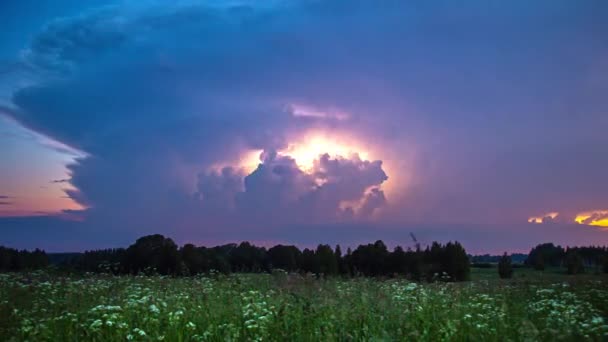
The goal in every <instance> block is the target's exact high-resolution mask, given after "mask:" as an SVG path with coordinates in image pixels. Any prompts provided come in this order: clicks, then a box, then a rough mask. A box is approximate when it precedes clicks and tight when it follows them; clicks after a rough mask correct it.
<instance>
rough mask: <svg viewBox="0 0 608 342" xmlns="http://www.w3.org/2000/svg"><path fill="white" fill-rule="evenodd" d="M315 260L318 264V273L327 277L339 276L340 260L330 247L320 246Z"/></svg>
mask: <svg viewBox="0 0 608 342" xmlns="http://www.w3.org/2000/svg"><path fill="white" fill-rule="evenodd" d="M315 259H316V262H317V264H318V272H316V273H322V274H325V275H335V274H338V260H336V255H335V254H334V251H333V250H332V249H331V247H330V246H329V245H319V246H317V250H316V251H315Z"/></svg>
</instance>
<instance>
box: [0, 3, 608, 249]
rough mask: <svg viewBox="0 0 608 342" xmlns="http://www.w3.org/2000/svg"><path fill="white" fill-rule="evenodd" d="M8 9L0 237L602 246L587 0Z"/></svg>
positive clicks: (2, 61) (596, 10)
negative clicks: (416, 239) (413, 238)
mask: <svg viewBox="0 0 608 342" xmlns="http://www.w3.org/2000/svg"><path fill="white" fill-rule="evenodd" d="M2 6H3V7H4V8H3V9H2V11H0V13H2V14H0V16H1V17H0V20H2V22H3V23H4V24H5V25H6V26H7V27H10V29H9V30H4V31H3V32H2V33H1V34H2V35H1V36H0V38H1V39H0V41H2V46H1V47H0V70H4V72H2V73H1V74H0V97H1V99H2V107H0V109H1V110H2V115H3V118H2V120H0V132H1V133H2V135H1V136H0V139H1V142H2V146H3V147H2V150H0V158H2V160H3V161H7V162H6V163H3V166H2V168H0V171H1V172H2V179H1V180H0V195H2V196H4V197H6V198H3V200H2V202H5V203H6V204H3V205H2V206H1V207H0V215H1V216H12V218H4V219H3V218H0V229H2V230H3V235H4V238H5V240H6V243H7V244H10V245H14V246H18V247H46V248H54V249H83V248H92V247H107V246H112V245H124V244H126V243H128V242H130V241H131V240H132V239H134V238H135V237H137V236H139V235H142V234H147V233H156V232H158V233H163V234H166V235H169V236H173V237H175V238H176V239H177V240H178V241H180V242H187V241H192V242H198V243H220V242H227V241H233V240H243V239H247V240H251V241H258V242H261V243H263V242H269V241H276V242H289V243H299V244H307V243H313V244H314V243H315V242H325V241H326V240H332V241H338V242H339V240H340V239H342V240H344V241H343V243H344V244H349V243H358V242H366V241H363V240H366V239H368V240H369V239H371V240H375V239H377V238H383V237H384V238H385V239H390V240H391V241H393V242H395V243H399V242H406V241H408V239H409V233H410V232H415V233H416V234H417V235H420V236H423V238H424V239H427V240H429V241H431V240H447V239H458V240H461V241H462V242H463V243H464V244H465V246H467V245H468V246H467V247H468V248H470V249H475V250H479V251H484V250H489V251H497V250H502V249H505V250H507V249H508V250H523V249H526V248H529V247H530V246H531V245H533V244H535V243H538V242H543V241H556V242H559V243H563V244H581V243H590V242H594V243H595V242H608V235H607V234H608V233H607V232H606V231H604V230H603V229H605V228H601V227H600V226H601V225H603V224H604V222H605V221H606V217H608V183H607V182H606V181H605V180H606V173H605V170H606V168H607V167H608V155H607V154H606V153H605V149H606V146H608V138H607V137H606V134H605V132H606V128H608V113H607V110H608V103H607V102H606V97H605V95H604V94H605V93H606V91H607V90H608V78H607V77H606V75H608V72H607V71H608V63H606V60H608V58H606V57H608V41H607V40H606V36H605V34H604V32H607V31H608V27H606V26H607V24H606V21H605V20H604V18H605V17H606V14H608V6H607V5H606V4H605V3H603V2H601V1H583V2H576V3H575V2H571V1H538V2H534V3H530V2H526V1H513V2H508V3H505V2H492V1H491V2H487V1H484V2H481V1H464V2H458V3H453V2H408V3H404V2H401V1H388V2H383V3H381V4H378V3H375V2H367V1H293V2H283V1H275V2H268V3H265V4H264V5H260V4H259V3H258V2H249V1H241V2H239V1H231V2H222V1H213V2H195V1H184V2H177V3H175V2H160V1H144V2H139V1H138V2H129V1H120V2H114V3H111V2H102V1H56V2H53V3H52V5H51V3H48V4H40V3H39V2H33V1H32V2H9V3H5V4H3V5H2ZM324 153H327V156H322V155H321V154H324ZM33 215H37V216H40V215H42V216H41V217H31V216H33ZM17 216H18V217H17ZM529 220H533V221H538V222H539V223H536V224H532V223H529V222H528V221H529ZM577 221H579V222H581V223H577ZM41 225H42V226H43V227H54V228H53V229H54V230H53V232H49V231H48V229H47V230H45V229H46V228H41V227H40V226H41ZM41 229H42V230H41ZM74 229H75V230H76V231H78V234H75V233H73V232H74ZM349 229H350V231H349ZM28 231H31V232H36V233H35V234H27V232H28ZM531 231H533V232H534V233H530V232H531ZM303 232H304V233H303ZM349 232H350V233H349ZM24 234H25V235H24ZM62 234H63V235H62ZM524 235H525V236H524ZM62 236H63V237H62ZM66 236H70V239H69V241H70V242H66V241H68V239H67V238H66ZM513 237H515V238H513ZM332 241H327V242H332Z"/></svg>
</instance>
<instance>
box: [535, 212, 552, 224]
mask: <svg viewBox="0 0 608 342" xmlns="http://www.w3.org/2000/svg"><path fill="white" fill-rule="evenodd" d="M558 215H559V213H557V212H551V213H546V214H544V215H541V216H533V217H530V218H529V219H528V222H529V223H544V222H545V220H547V218H550V219H551V220H555V218H556V217H557V216H558Z"/></svg>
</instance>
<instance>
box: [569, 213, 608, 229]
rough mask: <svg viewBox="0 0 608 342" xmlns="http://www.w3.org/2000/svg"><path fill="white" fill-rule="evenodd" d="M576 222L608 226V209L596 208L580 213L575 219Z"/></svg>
mask: <svg viewBox="0 0 608 342" xmlns="http://www.w3.org/2000/svg"><path fill="white" fill-rule="evenodd" d="M574 221H576V223H579V224H587V225H590V226H598V227H608V210H594V211H587V212H583V213H579V214H578V215H576V218H575V219H574Z"/></svg>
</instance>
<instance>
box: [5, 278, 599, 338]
mask: <svg viewBox="0 0 608 342" xmlns="http://www.w3.org/2000/svg"><path fill="white" fill-rule="evenodd" d="M562 278H563V279H562V280H561V281H556V280H557V279H558V278H552V279H551V280H550V281H547V280H537V279H524V280H511V281H498V280H496V281H490V280H477V281H472V282H466V283H433V284H417V283H412V282H409V281H406V280H399V279H391V280H374V279H365V278H361V279H349V280H343V279H327V280H323V279H321V280H317V279H315V278H312V277H302V276H296V275H286V274H274V275H268V274H235V275H230V276H220V275H212V276H208V277H192V278H168V277H161V276H137V277H133V276H121V277H115V276H106V275H85V276H78V277H76V276H60V275H51V274H49V273H45V272H37V273H29V274H26V273H21V274H3V275H0V340H1V341H45V340H49V341H124V340H133V341H162V340H165V341H264V340H277V341H404V340H423V341H441V340H454V341H508V340H511V341H524V340H546V341H549V340H574V339H579V340H596V341H600V340H608V287H607V286H606V285H607V283H606V282H605V280H600V279H603V278H599V277H598V278H597V279H596V278H593V277H588V278H584V279H582V280H580V281H577V282H576V284H575V285H573V284H570V282H569V280H572V279H575V278H574V277H571V278H564V277H562ZM564 280H568V281H564Z"/></svg>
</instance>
